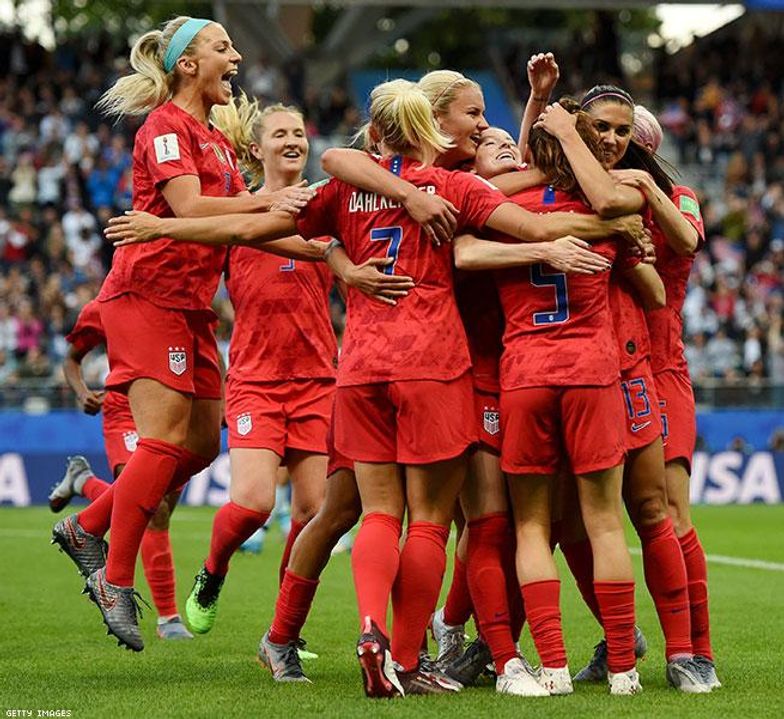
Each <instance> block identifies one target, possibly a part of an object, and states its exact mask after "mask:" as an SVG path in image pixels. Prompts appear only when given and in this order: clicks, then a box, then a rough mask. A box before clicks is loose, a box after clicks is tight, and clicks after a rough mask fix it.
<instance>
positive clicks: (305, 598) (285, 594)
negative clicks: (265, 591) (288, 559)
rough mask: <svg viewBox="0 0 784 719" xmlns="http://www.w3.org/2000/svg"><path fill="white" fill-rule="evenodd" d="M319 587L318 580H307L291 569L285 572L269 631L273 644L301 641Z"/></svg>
mask: <svg viewBox="0 0 784 719" xmlns="http://www.w3.org/2000/svg"><path fill="white" fill-rule="evenodd" d="M318 585H319V582H318V579H305V578H304V577H299V576H297V575H296V574H294V572H292V571H291V570H290V569H287V570H285V573H284V575H283V582H282V583H281V585H280V591H279V592H278V600H277V602H276V603H275V616H274V617H273V618H272V626H271V627H270V630H269V639H270V641H271V642H272V643H273V644H286V643H288V642H293V641H295V640H297V639H299V634H300V632H301V631H302V627H303V626H304V625H305V620H306V619H307V618H308V613H309V612H310V605H311V604H313V597H314V596H316V589H318Z"/></svg>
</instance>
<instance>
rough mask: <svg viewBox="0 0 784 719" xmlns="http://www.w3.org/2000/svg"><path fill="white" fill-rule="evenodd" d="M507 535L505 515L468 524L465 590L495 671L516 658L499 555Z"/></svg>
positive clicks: (507, 520) (486, 516)
mask: <svg viewBox="0 0 784 719" xmlns="http://www.w3.org/2000/svg"><path fill="white" fill-rule="evenodd" d="M508 534H509V518H508V516H507V514H506V512H501V513H499V514H488V515H485V516H484V517H480V518H479V519H474V520H472V521H470V522H469V523H468V556H467V557H466V560H467V561H466V565H467V577H468V588H469V590H470V592H471V598H472V599H473V600H474V608H475V612H476V620H477V623H478V625H479V631H480V632H481V633H482V638H483V639H484V640H485V642H486V643H487V645H488V647H489V648H490V652H491V654H492V655H493V662H494V663H495V667H496V672H497V673H499V674H501V673H503V671H504V667H505V666H506V663H507V662H508V661H509V660H510V659H513V658H514V657H516V656H517V648H516V647H515V643H514V639H512V630H511V627H510V611H509V603H508V601H507V596H506V577H505V574H504V564H503V554H504V546H505V544H506V541H507V538H508Z"/></svg>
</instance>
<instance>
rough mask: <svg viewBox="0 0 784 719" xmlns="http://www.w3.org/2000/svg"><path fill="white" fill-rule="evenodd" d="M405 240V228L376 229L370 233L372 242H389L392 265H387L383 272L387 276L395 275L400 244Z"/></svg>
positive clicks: (388, 250)
mask: <svg viewBox="0 0 784 719" xmlns="http://www.w3.org/2000/svg"><path fill="white" fill-rule="evenodd" d="M402 239H403V228H402V227H400V226H398V227H375V228H373V229H372V230H371V231H370V241H371V242H389V247H387V254H386V256H387V257H391V258H392V264H391V265H387V266H386V267H384V268H383V269H382V270H381V271H382V272H383V273H384V274H385V275H394V274H395V267H396V266H397V255H398V252H400V242H401V241H402Z"/></svg>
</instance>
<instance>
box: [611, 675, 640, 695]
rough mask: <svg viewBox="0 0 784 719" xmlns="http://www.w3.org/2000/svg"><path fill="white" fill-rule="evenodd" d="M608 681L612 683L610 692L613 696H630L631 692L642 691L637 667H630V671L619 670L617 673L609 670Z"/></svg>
mask: <svg viewBox="0 0 784 719" xmlns="http://www.w3.org/2000/svg"><path fill="white" fill-rule="evenodd" d="M607 682H608V683H609V685H610V694H612V695H613V696H630V695H631V694H639V693H640V692H641V691H642V684H640V675H639V674H638V673H637V670H636V669H630V670H629V671H628V672H618V673H617V674H613V673H612V672H608V673H607Z"/></svg>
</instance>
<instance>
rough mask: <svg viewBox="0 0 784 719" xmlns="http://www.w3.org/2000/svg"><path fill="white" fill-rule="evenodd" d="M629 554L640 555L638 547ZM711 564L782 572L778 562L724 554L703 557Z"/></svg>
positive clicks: (782, 569) (782, 568)
mask: <svg viewBox="0 0 784 719" xmlns="http://www.w3.org/2000/svg"><path fill="white" fill-rule="evenodd" d="M629 553H630V554H636V555H641V554H642V550H641V549H640V548H639V547H629ZM705 556H706V558H707V560H708V562H710V563H711V564H726V565H729V566H732V567H743V568H744V569H765V570H767V571H769V572H784V564H782V563H780V562H767V561H765V560H763V559H745V558H744V557H728V556H726V555H724V554H707V555H705Z"/></svg>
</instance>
